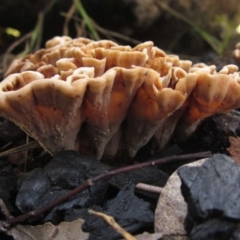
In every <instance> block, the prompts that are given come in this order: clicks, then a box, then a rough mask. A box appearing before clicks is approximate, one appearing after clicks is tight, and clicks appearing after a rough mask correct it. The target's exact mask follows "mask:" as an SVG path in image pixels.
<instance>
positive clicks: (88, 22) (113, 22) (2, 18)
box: [0, 0, 240, 73]
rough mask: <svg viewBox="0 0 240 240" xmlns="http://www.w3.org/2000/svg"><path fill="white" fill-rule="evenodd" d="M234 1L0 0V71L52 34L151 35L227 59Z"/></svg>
mask: <svg viewBox="0 0 240 240" xmlns="http://www.w3.org/2000/svg"><path fill="white" fill-rule="evenodd" d="M239 10H240V1H239V0H228V1H227V0H211V1H209V0H201V1H199V0H178V1H175V0H118V1H115V0H104V1H100V0H82V1H80V0H68V1H66V0H51V1H50V0H7V1H6V0H0V61H1V62H2V69H1V73H2V72H4V71H5V70H6V68H7V66H8V64H9V62H11V61H12V59H14V58H16V57H19V56H23V55H25V54H27V53H30V52H34V51H36V50H37V49H39V48H41V47H44V43H45V42H46V40H48V39H50V38H52V37H54V36H57V35H58V36H62V35H68V36H70V37H72V38H75V37H80V36H82V37H88V38H91V39H95V40H97V39H111V40H114V41H116V42H118V43H120V44H125V45H131V46H133V45H135V44H137V43H139V42H143V41H148V40H151V41H153V42H154V43H155V45H156V46H158V47H159V48H162V49H163V50H165V51H167V52H171V53H175V54H178V55H180V57H182V58H184V59H190V60H193V61H204V62H205V63H209V64H212V63H215V62H218V64H220V65H224V64H226V63H233V60H232V52H233V50H234V48H235V45H236V43H237V42H238V41H240V40H239V39H240V11H239Z"/></svg>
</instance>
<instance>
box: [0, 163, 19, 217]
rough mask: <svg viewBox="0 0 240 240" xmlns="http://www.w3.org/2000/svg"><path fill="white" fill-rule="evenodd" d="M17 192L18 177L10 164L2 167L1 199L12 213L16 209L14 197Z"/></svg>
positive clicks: (0, 177)
mask: <svg viewBox="0 0 240 240" xmlns="http://www.w3.org/2000/svg"><path fill="white" fill-rule="evenodd" d="M16 194H17V177H16V176H15V174H14V172H13V169H12V167H11V166H10V165H8V166H5V167H3V168H1V169H0V199H2V200H3V201H4V203H5V204H6V206H7V208H8V210H9V211H10V213H13V212H14V211H15V210H16V209H15V207H14V204H13V203H14V202H13V199H14V198H15V197H16Z"/></svg>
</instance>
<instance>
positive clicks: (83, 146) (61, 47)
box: [0, 37, 240, 159]
mask: <svg viewBox="0 0 240 240" xmlns="http://www.w3.org/2000/svg"><path fill="white" fill-rule="evenodd" d="M5 76H6V78H5V79H4V80H3V81H2V82H1V83H0V92H1V94H0V115H1V116H3V117H6V118H8V119H10V120H11V121H14V122H15V123H16V124H17V125H19V126H20V127H21V128H22V129H23V130H24V131H25V132H26V133H27V134H29V135H30V136H31V137H33V138H35V139H36V140H37V141H39V143H40V144H41V145H42V146H43V147H44V149H45V150H46V151H48V152H49V153H51V154H53V155H55V154H56V153H57V152H58V151H60V150H64V149H75V150H77V151H79V152H83V153H88V154H91V155H94V156H95V157H97V158H98V159H101V158H102V157H103V156H104V157H105V156H110V157H113V156H115V155H117V154H119V153H121V152H127V154H128V155H129V156H130V157H134V156H135V155H136V153H137V151H138V150H139V149H140V148H141V147H143V146H144V145H146V144H147V143H148V142H149V141H152V142H153V143H154V146H155V148H156V150H159V149H161V148H163V147H164V146H165V145H166V143H167V142H168V141H169V139H170V138H171V136H172V135H173V133H174V130H175V128H176V126H177V132H178V133H179V135H180V136H181V137H183V138H185V137H187V136H188V135H190V134H191V133H192V132H193V131H194V129H195V128H196V126H197V124H198V123H199V122H200V121H201V120H202V119H203V118H205V117H208V116H210V115H212V114H214V113H219V112H225V111H228V110H230V109H232V108H237V107H239V104H240V101H239V96H240V86H239V84H238V82H239V73H238V72H237V68H236V66H234V65H228V66H225V67H224V68H223V69H222V70H221V71H219V72H216V67H215V66H207V65H205V64H202V63H199V64H195V65H193V66H192V64H191V62H190V61H186V60H185V61H183V60H181V59H179V57H178V56H176V55H167V54H166V53H165V52H164V51H162V50H161V49H159V48H157V47H155V46H154V45H153V43H152V42H150V41H148V42H144V43H141V44H139V45H137V46H135V47H133V48H132V47H130V46H121V45H118V44H116V43H114V42H112V41H108V40H101V41H92V40H89V39H86V38H77V39H71V38H69V37H55V38H53V39H51V40H49V41H48V42H47V43H46V48H43V49H40V50H38V51H37V52H36V53H32V54H29V55H27V56H26V57H24V58H22V59H18V60H15V61H14V62H13V63H12V65H11V66H10V68H9V70H8V71H7V72H6V74H5ZM221 86H224V87H221Z"/></svg>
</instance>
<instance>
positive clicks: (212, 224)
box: [189, 219, 239, 240]
mask: <svg viewBox="0 0 240 240" xmlns="http://www.w3.org/2000/svg"><path fill="white" fill-rule="evenodd" d="M236 227H237V222H234V221H224V220H221V219H211V220H208V221H206V222H204V223H202V224H199V225H197V226H195V227H194V228H193V229H192V231H191V234H190V236H189V238H190V239H191V240H206V239H207V240H226V239H230V238H231V236H232V235H233V233H234V230H235V229H236ZM235 239H239V238H235Z"/></svg>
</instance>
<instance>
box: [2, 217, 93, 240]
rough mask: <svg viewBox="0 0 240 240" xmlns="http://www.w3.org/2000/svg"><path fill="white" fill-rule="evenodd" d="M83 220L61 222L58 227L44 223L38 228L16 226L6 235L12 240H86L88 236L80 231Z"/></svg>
mask: <svg viewBox="0 0 240 240" xmlns="http://www.w3.org/2000/svg"><path fill="white" fill-rule="evenodd" d="M83 222H84V220H82V219H78V220H75V221H72V222H62V223H60V224H59V225H53V224H52V223H49V222H48V223H45V224H43V225H38V226H30V225H20V224H19V225H17V226H15V227H13V228H11V229H9V230H8V231H7V232H6V233H7V234H8V235H11V236H12V237H13V238H14V240H39V239H42V240H48V239H49V240H50V239H51V240H66V239H68V240H76V239H81V240H87V239H88V236H89V234H88V233H85V232H83V231H82V224H83Z"/></svg>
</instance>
